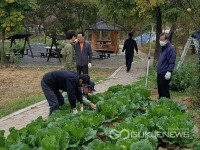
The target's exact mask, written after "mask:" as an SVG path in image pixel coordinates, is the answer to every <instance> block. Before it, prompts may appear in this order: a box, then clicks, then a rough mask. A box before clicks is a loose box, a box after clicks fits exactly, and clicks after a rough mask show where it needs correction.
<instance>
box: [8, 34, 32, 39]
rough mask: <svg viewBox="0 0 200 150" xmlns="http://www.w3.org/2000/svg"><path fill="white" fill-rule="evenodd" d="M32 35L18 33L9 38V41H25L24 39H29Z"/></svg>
mask: <svg viewBox="0 0 200 150" xmlns="http://www.w3.org/2000/svg"><path fill="white" fill-rule="evenodd" d="M31 35H32V34H30V33H18V34H14V35H12V36H9V37H8V38H7V39H24V38H28V37H29V36H31Z"/></svg>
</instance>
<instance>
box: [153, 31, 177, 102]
mask: <svg viewBox="0 0 200 150" xmlns="http://www.w3.org/2000/svg"><path fill="white" fill-rule="evenodd" d="M159 42H160V46H161V51H160V55H159V58H158V64H157V86H158V94H159V99H160V98H161V97H166V98H170V92H169V83H170V81H171V76H172V72H173V70H174V66H175V61H176V49H175V47H174V46H173V45H172V44H171V43H170V41H169V34H168V33H161V34H160V41H159Z"/></svg>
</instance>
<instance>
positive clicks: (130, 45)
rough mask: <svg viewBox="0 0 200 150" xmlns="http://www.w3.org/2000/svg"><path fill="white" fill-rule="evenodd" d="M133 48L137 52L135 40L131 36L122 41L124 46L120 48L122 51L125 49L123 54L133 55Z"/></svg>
mask: <svg viewBox="0 0 200 150" xmlns="http://www.w3.org/2000/svg"><path fill="white" fill-rule="evenodd" d="M134 49H135V50H136V52H138V47H137V43H136V41H135V40H134V39H132V38H128V39H127V40H126V41H125V42H124V47H123V49H122V52H124V50H126V52H125V54H127V55H134Z"/></svg>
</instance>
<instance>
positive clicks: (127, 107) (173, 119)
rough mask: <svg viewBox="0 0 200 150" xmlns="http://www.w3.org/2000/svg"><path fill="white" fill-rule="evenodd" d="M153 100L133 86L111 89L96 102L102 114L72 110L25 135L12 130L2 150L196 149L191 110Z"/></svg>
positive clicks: (29, 127)
mask: <svg viewBox="0 0 200 150" xmlns="http://www.w3.org/2000/svg"><path fill="white" fill-rule="evenodd" d="M150 94H151V93H150V91H148V90H146V89H143V88H138V87H135V86H133V85H128V86H122V85H117V86H113V87H110V88H109V89H108V90H107V91H106V92H104V93H99V94H95V95H93V96H91V100H92V101H93V102H95V103H97V109H96V111H91V110H84V111H83V112H80V113H78V114H76V115H74V114H71V113H70V112H69V108H68V107H69V106H67V105H66V106H64V107H63V108H62V109H61V110H58V111H57V112H56V113H54V114H53V115H51V116H50V117H49V118H48V119H47V120H43V119H42V118H41V117H39V118H38V119H36V120H35V121H33V122H32V123H30V124H28V125H27V126H26V127H25V128H22V129H20V130H16V129H15V128H10V134H9V135H8V137H7V138H6V137H5V136H4V135H3V131H1V132H0V149H5V150H7V149H10V150H12V149H13V150H14V149H15V150H16V149H19V150H22V149H23V150H29V149H33V150H34V149H35V150H66V149H86V150H99V149H109V150H110V149H125V150H129V149H134V150H137V149H141V148H142V149H146V150H148V149H149V150H155V149H156V147H157V146H158V145H159V142H160V141H161V142H166V143H169V144H174V143H175V144H178V145H180V146H181V147H192V146H193V144H194V142H193V141H194V136H195V133H194V130H193V127H194V122H193V121H192V118H191V116H190V115H189V114H188V113H186V107H184V106H182V105H180V104H179V103H177V102H175V101H173V100H169V99H161V100H159V101H158V102H156V101H151V100H150V99H149V97H150ZM113 122H115V124H113V125H112V126H108V124H112V123H113ZM99 133H101V134H102V133H103V135H105V141H102V140H100V138H99Z"/></svg>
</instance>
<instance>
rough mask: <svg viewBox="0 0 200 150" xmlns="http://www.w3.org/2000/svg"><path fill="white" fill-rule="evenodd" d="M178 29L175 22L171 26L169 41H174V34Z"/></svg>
mask: <svg viewBox="0 0 200 150" xmlns="http://www.w3.org/2000/svg"><path fill="white" fill-rule="evenodd" d="M175 31H176V23H174V24H173V25H172V26H171V28H170V31H169V41H170V42H172V38H173V35H174V33H175Z"/></svg>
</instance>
